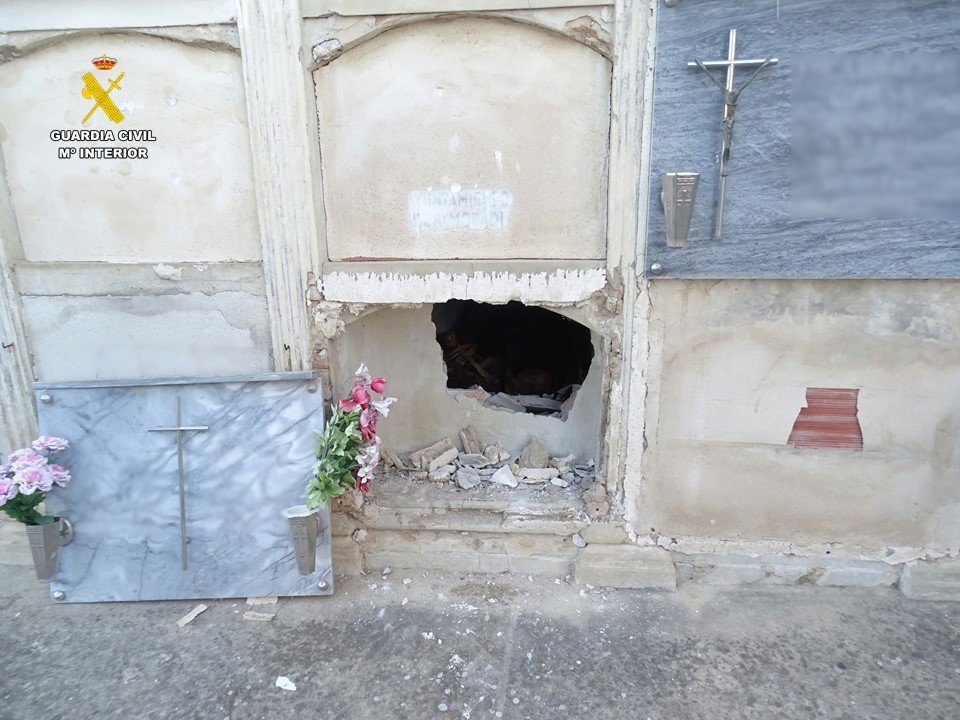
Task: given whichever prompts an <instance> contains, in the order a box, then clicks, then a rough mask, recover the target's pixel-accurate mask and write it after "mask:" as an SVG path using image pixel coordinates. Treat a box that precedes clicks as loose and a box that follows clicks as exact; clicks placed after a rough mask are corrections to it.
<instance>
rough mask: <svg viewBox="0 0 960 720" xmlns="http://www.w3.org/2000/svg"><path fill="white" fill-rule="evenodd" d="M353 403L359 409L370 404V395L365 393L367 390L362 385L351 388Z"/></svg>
mask: <svg viewBox="0 0 960 720" xmlns="http://www.w3.org/2000/svg"><path fill="white" fill-rule="evenodd" d="M352 397H353V401H354V402H355V403H357V405H359V406H360V407H364V408H365V407H366V406H367V405H369V404H370V393H368V392H367V389H366V388H365V387H363V385H360V384H359V383H358V384H355V385H354V386H353V393H352Z"/></svg>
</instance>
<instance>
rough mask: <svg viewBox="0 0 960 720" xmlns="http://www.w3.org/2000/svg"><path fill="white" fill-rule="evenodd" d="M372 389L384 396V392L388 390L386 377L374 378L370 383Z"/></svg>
mask: <svg viewBox="0 0 960 720" xmlns="http://www.w3.org/2000/svg"><path fill="white" fill-rule="evenodd" d="M370 388H371V389H372V390H373V391H374V392H378V393H380V394H381V395H383V391H384V390H386V389H387V379H386V378H384V377H379V378H374V379H373V380H371V381H370Z"/></svg>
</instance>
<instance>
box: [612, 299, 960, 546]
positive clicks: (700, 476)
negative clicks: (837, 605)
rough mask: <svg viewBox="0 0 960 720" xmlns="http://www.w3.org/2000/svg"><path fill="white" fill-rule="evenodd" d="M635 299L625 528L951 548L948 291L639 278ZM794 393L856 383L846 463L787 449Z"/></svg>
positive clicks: (952, 328)
mask: <svg viewBox="0 0 960 720" xmlns="http://www.w3.org/2000/svg"><path fill="white" fill-rule="evenodd" d="M650 295H651V302H652V316H651V350H652V353H651V368H650V371H649V376H650V377H651V382H650V393H649V396H648V417H647V427H646V440H647V443H648V445H649V451H648V463H647V466H646V467H647V470H646V473H645V474H644V477H643V479H642V480H640V479H639V478H637V477H636V476H635V475H634V476H631V477H629V478H628V488H627V494H628V499H632V500H633V507H631V515H632V519H633V521H634V525H635V527H637V528H640V529H642V530H643V531H644V532H646V531H647V530H648V529H650V528H653V529H655V530H656V532H657V533H662V534H664V535H666V536H673V535H685V536H697V537H710V538H718V539H725V540H734V541H753V540H784V541H789V542H792V543H797V544H799V545H807V546H812V545H816V544H818V543H825V542H836V543H840V544H841V545H845V546H847V547H850V548H865V549H868V550H876V549H881V550H882V548H885V547H914V548H919V547H926V548H927V549H928V550H930V551H936V552H954V553H955V552H958V551H960V439H958V438H960V436H958V429H960V371H958V368H960V306H958V305H957V303H956V297H957V286H956V283H951V282H949V281H906V282H883V283H871V282H804V281H753V282H750V281H724V282H655V283H652V284H651V290H650ZM637 372H638V373H639V369H637ZM638 376H639V375H638ZM807 387H850V388H860V396H859V413H858V415H859V420H860V425H861V428H862V431H863V439H864V449H863V451H862V452H855V451H847V450H831V449H800V448H790V447H787V445H786V442H787V437H788V435H789V433H790V429H791V427H792V425H793V422H794V420H795V419H796V417H797V414H798V412H799V410H800V408H801V407H803V406H804V404H805V402H804V391H805V389H806V388H807ZM632 437H633V438H634V440H633V441H634V442H640V435H639V433H635V434H633V435H632Z"/></svg>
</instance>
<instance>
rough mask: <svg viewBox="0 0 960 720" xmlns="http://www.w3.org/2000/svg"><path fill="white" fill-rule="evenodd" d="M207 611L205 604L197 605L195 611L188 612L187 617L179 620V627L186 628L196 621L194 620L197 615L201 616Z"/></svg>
mask: <svg viewBox="0 0 960 720" xmlns="http://www.w3.org/2000/svg"><path fill="white" fill-rule="evenodd" d="M206 609H207V606H206V605H204V604H203V603H200V604H199V605H197V606H196V607H195V608H194V609H193V610H191V611H190V612H188V613H187V614H186V615H184V616H183V617H182V618H180V619H179V620H177V625H179V626H180V627H184V626H186V625H189V624H190V623H192V622H193V621H194V619H195V618H196V617H197V615H199V614H200V613H202V612H203V611H204V610H206Z"/></svg>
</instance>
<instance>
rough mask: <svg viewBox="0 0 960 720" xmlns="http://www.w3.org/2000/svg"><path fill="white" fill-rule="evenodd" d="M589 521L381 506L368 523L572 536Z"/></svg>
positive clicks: (374, 527) (387, 526)
mask: <svg viewBox="0 0 960 720" xmlns="http://www.w3.org/2000/svg"><path fill="white" fill-rule="evenodd" d="M586 524H587V523H586V521H584V520H576V519H573V518H570V517H543V516H521V515H514V514H503V513H497V512H487V511H482V510H481V511H470V510H430V509H427V508H396V509H394V508H381V509H380V513H379V515H377V516H376V517H374V518H371V519H370V520H369V521H367V522H366V523H365V526H366V527H367V528H368V529H370V530H433V531H446V532H483V533H524V534H530V535H573V534H574V533H575V532H577V531H579V530H581V529H582V528H584V527H585V526H586Z"/></svg>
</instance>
